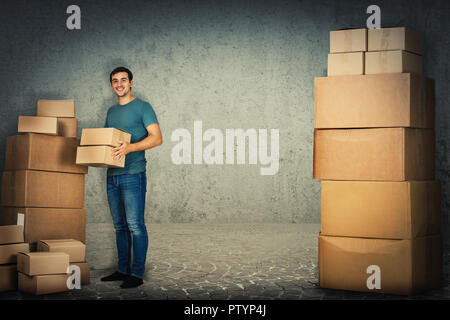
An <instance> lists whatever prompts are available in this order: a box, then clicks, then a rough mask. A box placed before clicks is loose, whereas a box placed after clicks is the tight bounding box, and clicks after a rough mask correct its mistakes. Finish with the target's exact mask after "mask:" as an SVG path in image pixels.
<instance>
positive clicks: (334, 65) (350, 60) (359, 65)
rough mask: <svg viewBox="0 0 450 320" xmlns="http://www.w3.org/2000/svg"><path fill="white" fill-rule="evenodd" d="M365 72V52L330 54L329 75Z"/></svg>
mask: <svg viewBox="0 0 450 320" xmlns="http://www.w3.org/2000/svg"><path fill="white" fill-rule="evenodd" d="M348 74H364V52H348V53H330V54H328V76H339V75H348Z"/></svg>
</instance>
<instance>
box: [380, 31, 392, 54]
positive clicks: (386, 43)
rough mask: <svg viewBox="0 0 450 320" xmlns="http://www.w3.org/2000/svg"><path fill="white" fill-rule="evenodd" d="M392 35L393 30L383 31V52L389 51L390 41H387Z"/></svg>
mask: <svg viewBox="0 0 450 320" xmlns="http://www.w3.org/2000/svg"><path fill="white" fill-rule="evenodd" d="M390 35H391V30H389V29H382V30H381V39H380V40H381V50H387V48H388V46H389V41H388V40H387V39H388V38H389V37H390Z"/></svg>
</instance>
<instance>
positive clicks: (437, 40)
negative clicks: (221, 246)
mask: <svg viewBox="0 0 450 320" xmlns="http://www.w3.org/2000/svg"><path fill="white" fill-rule="evenodd" d="M374 3H375V4H377V5H379V6H380V7H381V10H382V26H407V27H411V28H413V29H415V30H417V31H419V32H421V33H423V34H424V35H425V47H426V49H425V56H424V69H425V73H426V75H427V76H429V77H432V78H434V79H435V80H436V115H437V116H436V146H437V152H436V157H437V158H436V164H437V166H436V178H437V179H439V180H441V181H442V183H443V208H444V210H446V211H447V210H448V208H449V201H450V200H449V150H448V148H449V145H448V137H449V130H450V129H449V116H448V111H449V108H450V107H449V106H450V101H449V93H448V83H449V80H450V79H449V72H448V70H449V59H448V55H449V52H450V46H449V39H450V38H449V36H448V31H449V30H450V23H449V12H450V8H449V3H450V2H449V1H448V0H441V1H411V0H404V1H378V0H377V1H375V2H374V1H372V0H370V1H361V0H355V1H318V0H313V1H285V2H280V1H235V2H230V1H185V2H181V1H170V0H165V1H137V0H135V1H133V0H130V1H81V0H76V1H23V0H22V1H8V2H7V3H2V9H1V11H0V15H1V20H0V23H1V25H2V28H1V35H2V38H3V39H2V45H1V48H0V70H1V74H2V92H3V95H2V99H1V100H0V114H1V119H2V123H3V125H2V126H1V127H0V150H5V142H6V137H7V136H8V135H14V134H16V130H17V116H18V115H34V114H35V109H36V101H37V99H39V98H44V99H45V98H46V99H69V98H73V99H75V100H76V116H77V117H78V119H79V131H78V134H79V135H80V133H81V128H86V127H100V126H103V123H104V120H105V116H106V110H107V108H108V107H109V106H110V105H112V104H113V103H115V102H116V100H115V96H114V95H113V92H112V91H111V89H110V87H109V81H108V75H109V72H110V71H111V70H112V69H113V68H114V67H116V66H118V65H125V66H127V67H129V68H130V69H131V70H132V71H133V72H134V75H135V88H134V94H135V95H136V96H138V97H140V98H142V99H144V100H147V101H149V102H150V103H151V104H152V105H153V107H154V109H155V111H156V113H157V115H158V118H159V121H160V123H161V128H162V132H163V136H164V144H163V145H162V146H161V147H158V148H156V149H153V150H151V151H147V154H146V155H147V159H148V173H149V174H148V176H149V189H148V190H149V193H148V195H147V207H148V209H149V212H150V214H147V221H149V222H268V223H270V222H283V223H304V222H306V223H309V222H313V223H318V222H320V182H319V181H315V180H313V179H312V167H313V166H312V161H313V119H314V112H313V106H314V105H313V80H314V77H316V76H324V75H326V68H327V53H328V50H329V31H330V30H333V29H338V28H346V27H364V26H365V21H366V18H367V15H366V14H365V10H366V8H367V6H368V5H370V4H374ZM70 4H77V5H79V6H80V7H81V17H82V18H81V27H82V29H81V30H78V31H69V30H67V29H66V26H65V22H66V18H67V16H68V15H67V14H66V13H65V12H66V8H67V6H68V5H70ZM194 120H202V121H203V128H204V130H206V129H207V128H217V129H220V130H222V131H223V132H224V131H225V129H228V128H242V129H244V130H245V129H249V128H255V129H259V128H267V129H279V130H280V169H279V172H278V173H277V174H276V175H272V176H262V175H260V173H259V169H260V165H248V164H247V165H213V166H206V165H181V166H176V165H174V164H173V163H172V162H171V158H170V154H171V150H172V147H173V146H174V145H175V144H176V143H174V142H171V140H170V135H171V133H172V132H173V131H174V130H175V129H177V128H187V129H188V130H190V132H191V133H193V124H194ZM0 154H1V156H0V169H1V170H3V168H4V153H0ZM105 175H106V173H105V169H99V168H90V169H89V174H88V175H87V176H86V208H87V209H88V223H94V222H110V221H111V220H110V216H109V211H108V210H109V209H108V206H107V200H106V193H105ZM445 217H447V214H446V215H445ZM445 221H447V220H445Z"/></svg>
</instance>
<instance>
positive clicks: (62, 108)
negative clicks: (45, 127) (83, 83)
mask: <svg viewBox="0 0 450 320" xmlns="http://www.w3.org/2000/svg"><path fill="white" fill-rule="evenodd" d="M37 115H38V116H43V117H67V118H74V117H75V101H74V100H44V99H39V100H38V102H37Z"/></svg>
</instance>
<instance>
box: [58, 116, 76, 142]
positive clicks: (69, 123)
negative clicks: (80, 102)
mask: <svg viewBox="0 0 450 320" xmlns="http://www.w3.org/2000/svg"><path fill="white" fill-rule="evenodd" d="M57 119H58V120H57V121H58V132H59V135H60V136H63V137H67V138H76V137H77V128H78V119H77V118H57Z"/></svg>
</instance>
